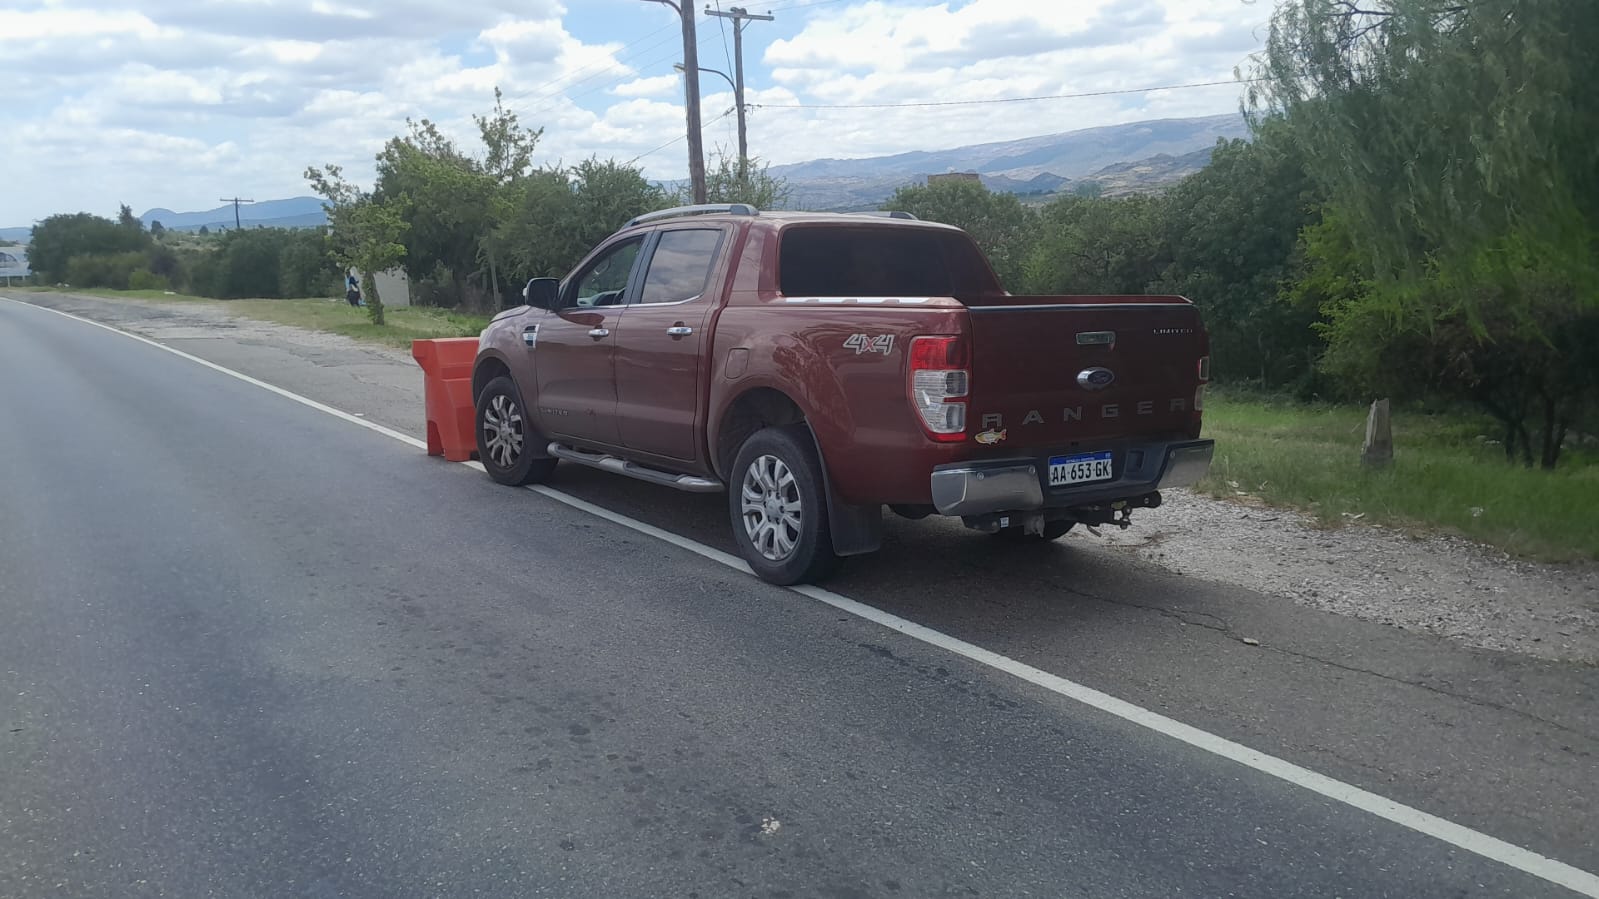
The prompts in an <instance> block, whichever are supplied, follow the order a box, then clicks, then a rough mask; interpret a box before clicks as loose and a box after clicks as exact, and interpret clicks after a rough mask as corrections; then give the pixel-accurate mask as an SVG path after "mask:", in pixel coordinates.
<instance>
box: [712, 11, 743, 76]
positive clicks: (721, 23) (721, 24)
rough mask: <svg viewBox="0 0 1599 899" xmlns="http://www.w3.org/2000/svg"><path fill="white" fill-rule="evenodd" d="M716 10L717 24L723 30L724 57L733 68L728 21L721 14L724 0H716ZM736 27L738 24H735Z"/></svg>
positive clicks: (730, 67)
mask: <svg viewBox="0 0 1599 899" xmlns="http://www.w3.org/2000/svg"><path fill="white" fill-rule="evenodd" d="M706 12H707V13H709V12H710V10H706ZM716 12H717V13H718V15H717V16H716V25H717V27H718V28H720V29H721V30H722V58H723V59H725V60H727V67H728V68H729V69H732V68H733V51H732V50H729V49H728V47H727V22H726V21H725V20H724V17H723V16H722V15H720V13H721V12H722V0H716ZM734 27H737V26H736V25H735V26H734Z"/></svg>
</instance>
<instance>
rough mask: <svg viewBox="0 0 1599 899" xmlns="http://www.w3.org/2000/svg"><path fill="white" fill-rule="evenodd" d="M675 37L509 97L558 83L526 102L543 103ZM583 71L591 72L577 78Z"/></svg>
mask: <svg viewBox="0 0 1599 899" xmlns="http://www.w3.org/2000/svg"><path fill="white" fill-rule="evenodd" d="M671 27H672V26H670V25H663V26H661V27H660V28H657V29H655V30H654V31H652V32H650V33H649V34H646V35H644V36H643V37H641V38H639V39H638V40H636V41H633V42H632V43H630V44H627V45H625V46H623V47H622V48H621V49H622V50H623V51H625V50H627V49H629V48H631V47H636V46H638V45H639V44H642V43H644V42H645V41H647V40H649V39H650V38H652V37H654V36H655V35H657V34H660V33H661V32H663V31H666V30H667V29H669V28H671ZM675 37H676V36H675V35H668V36H666V37H664V38H662V39H660V40H658V41H656V42H655V43H653V44H650V45H649V46H648V47H644V48H641V49H640V50H639V51H638V52H636V53H633V54H631V55H629V56H617V57H614V58H613V59H607V60H604V61H602V62H597V63H594V64H593V65H589V66H585V67H583V68H581V69H578V70H577V71H575V72H569V73H567V74H565V75H562V76H560V77H559V78H555V79H552V80H550V81H547V82H545V83H544V84H541V85H539V86H538V87H535V88H530V89H528V90H525V91H523V92H521V93H520V94H517V95H516V96H515V97H512V98H511V99H513V100H524V99H527V97H528V95H530V94H535V93H539V92H541V91H543V90H544V89H545V88H548V87H551V86H553V85H558V84H559V85H560V86H559V87H556V88H555V90H553V91H550V92H549V93H546V94H543V95H542V96H539V97H536V98H534V99H532V100H529V101H528V102H529V103H544V102H546V101H548V100H554V99H559V98H560V97H561V95H562V94H565V93H566V92H567V91H570V90H571V89H572V88H574V87H577V86H578V85H580V84H584V83H586V82H589V81H593V80H594V79H596V78H601V77H604V76H605V75H608V74H610V68H611V65H612V64H613V63H615V64H616V65H622V64H624V63H627V62H631V61H632V60H635V59H637V58H639V57H640V56H643V55H644V54H646V53H648V52H650V51H651V50H654V49H655V48H657V47H661V46H664V45H665V44H667V43H668V42H670V41H672V40H673V39H674V38H675ZM584 72H591V74H589V75H586V76H584V77H582V78H579V77H578V76H579V75H582V74H583V73H584ZM624 77H632V76H630V75H629V76H624ZM563 81H564V82H566V83H565V84H561V82H563Z"/></svg>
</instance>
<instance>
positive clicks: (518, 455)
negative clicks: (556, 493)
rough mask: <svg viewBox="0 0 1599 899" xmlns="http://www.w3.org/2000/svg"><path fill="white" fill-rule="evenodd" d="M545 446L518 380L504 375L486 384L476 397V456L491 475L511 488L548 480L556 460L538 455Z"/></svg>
mask: <svg viewBox="0 0 1599 899" xmlns="http://www.w3.org/2000/svg"><path fill="white" fill-rule="evenodd" d="M542 446H543V444H542V443H540V442H539V435H538V432H537V431H535V430H533V428H532V426H531V425H530V424H529V423H528V420H527V410H526V408H525V407H524V406H523V405H522V395H521V394H520V393H519V392H517V389H516V382H514V381H512V380H511V379H510V378H507V377H503V376H502V377H498V378H495V379H494V380H492V381H490V382H489V383H488V384H486V385H484V387H483V392H482V393H480V394H478V397H477V457H478V459H479V461H481V462H482V463H483V470H484V471H487V472H488V473H489V477H491V478H493V479H494V480H496V481H499V482H500V483H501V484H508V485H510V486H512V487H516V486H520V485H522V484H534V483H538V482H539V481H543V480H545V479H546V478H548V477H549V476H550V472H552V471H554V470H555V463H556V461H557V460H555V459H551V458H547V457H541V456H540V455H538V454H537V453H538V450H539V448H540V447H542Z"/></svg>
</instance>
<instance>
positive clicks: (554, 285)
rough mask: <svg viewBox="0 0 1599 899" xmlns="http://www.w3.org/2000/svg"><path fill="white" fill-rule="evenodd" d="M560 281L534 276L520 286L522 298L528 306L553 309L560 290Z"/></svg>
mask: <svg viewBox="0 0 1599 899" xmlns="http://www.w3.org/2000/svg"><path fill="white" fill-rule="evenodd" d="M560 289H561V282H559V281H557V280H555V279H554V278H534V279H533V280H531V281H529V282H527V286H526V287H524V288H522V299H524V300H526V301H527V304H528V305H529V306H537V307H539V308H540V309H548V310H551V311H554V309H555V305H556V302H555V300H556V295H557V294H558V293H559V292H560Z"/></svg>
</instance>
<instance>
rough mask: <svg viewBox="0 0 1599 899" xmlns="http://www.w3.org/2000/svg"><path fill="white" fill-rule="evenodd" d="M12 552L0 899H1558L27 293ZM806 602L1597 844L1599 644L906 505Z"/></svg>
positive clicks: (12, 367) (601, 483)
mask: <svg viewBox="0 0 1599 899" xmlns="http://www.w3.org/2000/svg"><path fill="white" fill-rule="evenodd" d="M174 343H177V341H174ZM184 349H186V350H188V351H191V352H192V351H194V349H195V348H193V347H190V346H185V347H184ZM255 352H256V350H255V349H250V348H245V349H238V348H233V349H229V348H227V347H226V346H224V345H223V344H222V343H221V342H213V343H212V344H211V345H208V347H207V353H214V354H220V355H221V356H223V357H226V356H227V355H228V354H230V353H245V354H250V353H255ZM207 353H202V355H206V354H207ZM207 358H211V356H210V355H207ZM218 361H221V362H223V364H227V360H226V359H225V358H224V359H219V360H218ZM251 373H252V374H255V375H256V376H257V377H261V378H263V379H265V380H269V381H272V380H274V378H273V377H272V373H271V372H267V371H254V372H251ZM289 376H290V377H311V376H310V375H307V374H305V373H304V372H302V371H298V370H297V371H296V372H295V373H293V374H290V375H289ZM297 389H299V388H297ZM316 398H318V399H323V400H324V401H329V402H333V400H334V399H336V398H330V397H316ZM334 405H338V403H337V402H334ZM558 485H559V486H560V487H561V489H563V490H565V491H567V492H569V493H572V494H575V495H580V496H585V497H588V498H590V499H593V500H595V501H596V502H600V503H601V504H603V505H607V506H609V507H611V508H615V509H617V510H618V511H621V512H623V513H625V514H628V515H634V516H636V517H639V518H642V519H645V520H653V521H655V522H656V523H657V524H660V525H662V526H666V527H669V528H670V529H672V530H674V531H676V532H678V533H682V534H684V535H686V536H689V537H691V538H693V539H698V540H704V541H705V542H707V543H710V544H712V545H718V546H721V545H725V542H726V538H725V535H724V534H723V533H722V529H724V528H725V523H723V522H722V521H720V520H719V516H718V515H717V512H718V511H719V510H718V507H717V505H716V503H715V502H714V498H713V499H712V500H704V499H703V498H694V497H683V496H679V495H677V494H672V493H670V492H669V491H656V490H653V489H641V488H642V487H643V485H635V484H632V483H631V482H622V481H620V480H619V479H616V478H611V477H607V476H603V475H600V474H598V473H592V474H591V473H589V472H585V471H563V472H562V473H561V476H560V477H559V478H558ZM0 537H3V540H0V896H6V897H11V896H17V897H31V896H45V895H63V896H144V895H151V896H158V895H165V896H202V895H217V896H309V897H332V896H348V897H355V896H413V895H414V896H433V895H448V896H464V895H479V894H481V895H495V896H544V895H547V896H562V897H565V896H572V897H577V896H602V897H618V896H696V895H697V896H702V897H713V896H832V897H855V896H896V895H903V896H996V897H1013V896H1018V897H1019V896H1084V897H1116V896H1263V897H1282V896H1351V897H1363V896H1396V897H1416V896H1466V895H1473V896H1475V895H1492V896H1516V897H1520V896H1541V895H1550V896H1556V895H1570V893H1569V892H1566V891H1564V890H1562V889H1560V888H1558V887H1555V886H1553V885H1551V884H1549V883H1548V882H1546V881H1543V880H1539V879H1537V878H1534V877H1532V876H1529V875H1527V874H1524V873H1521V872H1519V871H1516V870H1513V869H1511V868H1508V867H1506V866H1504V865H1501V864H1498V863H1496V862H1493V861H1489V860H1487V859H1484V858H1481V857H1479V856H1477V855H1473V854H1471V853H1468V852H1465V851H1462V850H1460V849H1457V848H1455V847H1452V846H1450V845H1447V844H1445V843H1443V842H1440V841H1438V840H1435V839H1433V838H1431V837H1427V836H1424V835H1422V834H1419V833H1416V832H1414V831H1412V830H1409V829H1406V828H1404V827H1401V826H1399V825H1396V824H1392V823H1389V822H1387V821H1384V820H1381V819H1379V818H1376V817H1373V816H1371V815H1368V814H1366V813H1364V812H1361V811H1357V810H1355V809H1353V808H1350V807H1348V806H1346V805H1343V804H1340V803H1336V802H1333V801H1330V800H1327V799H1324V798H1322V797H1320V796H1317V795H1315V794H1313V793H1310V792H1308V791H1306V790H1304V789H1301V788H1300V787H1297V786H1294V785H1292V784H1289V783H1286V782H1284V781H1282V780H1278V779H1276V778H1273V777H1270V776H1267V775H1265V774H1262V773H1260V772H1259V771H1256V770H1253V769H1251V768H1248V767H1245V766H1242V765H1238V764H1236V763H1233V762H1230V761H1226V760H1224V759H1221V758H1218V757H1216V756H1214V755H1211V754H1209V753H1206V752H1203V751H1200V750H1198V749H1195V748H1193V747H1191V746H1188V745H1186V744H1183V743H1179V742H1176V741H1174V740H1171V739H1169V738H1167V737H1164V736H1161V735H1159V734H1156V733H1154V732H1152V731H1149V730H1147V729H1144V728H1141V727H1139V726H1137V725H1135V724H1132V723H1129V722H1127V721H1124V720H1121V719H1118V718H1114V717H1111V716H1109V715H1106V714H1104V713H1102V712H1098V711H1095V710H1092V709H1089V708H1087V707H1084V706H1082V705H1079V704H1077V703H1075V702H1072V701H1071V700H1068V699H1065V698H1063V697H1062V696H1059V695H1057V694H1055V693H1052V692H1050V691H1048V690H1045V689H1042V688H1039V687H1036V686H1033V685H1030V684H1027V683H1024V682H1022V681H1020V680H1016V679H1014V678H1011V677H1010V676H1008V675H1005V674H1003V673H1000V672H998V671H996V670H994V669H993V668H991V667H987V666H983V665H980V664H977V663H974V662H971V661H967V660H965V659H962V658H960V657H957V656H954V655H952V654H950V653H947V652H944V651H942V650H940V649H937V648H935V647H932V646H929V645H927V644H925V643H922V642H918V641H916V640H913V639H910V638H909V637H906V636H902V635H900V634H897V633H894V632H892V631H889V630H887V629H884V628H882V627H880V626H878V625H875V624H872V623H870V622H867V621H863V620H861V619H859V618H855V617H852V616H849V615H845V614H841V613H839V612H838V611H836V610H834V609H832V608H830V607H828V606H825V605H822V604H819V603H817V602H814V601H812V600H809V599H807V598H805V597H802V596H800V595H798V594H796V593H793V592H791V591H787V590H782V589H779V588H774V587H770V586H768V585H765V584H762V583H760V582H758V581H755V580H754V579H752V578H750V577H747V576H744V575H740V574H738V573H736V572H733V571H730V570H729V569H727V568H725V567H722V566H720V565H717V564H715V563H714V562H711V561H708V560H706V559H703V558H701V557H700V556H697V555H695V554H693V553H690V552H687V551H685V550H684V549H681V548H679V547H676V546H673V545H669V544H667V543H663V542H661V541H658V540H654V539H652V538H649V537H647V536H644V535H641V534H639V533H638V532H637V531H634V530H630V529H628V528H625V527H623V526H620V525H617V524H613V523H611V522H608V521H604V520H601V519H598V518H595V517H593V516H590V515H587V514H585V513H582V512H580V511H576V510H574V509H571V508H569V507H567V506H565V505H562V504H560V503H557V502H554V501H552V500H550V499H548V498H546V497H542V496H539V495H537V494H535V493H532V492H529V491H521V490H509V489H505V488H502V487H498V486H496V485H494V484H492V483H491V482H490V481H488V479H487V478H486V477H484V476H483V475H481V474H479V473H477V472H475V471H472V470H470V469H469V468H466V467H464V466H459V465H450V464H446V463H443V462H440V461H438V460H435V459H429V458H427V457H425V456H423V455H422V454H421V453H420V452H418V451H416V450H415V449H414V448H412V447H410V446H407V445H405V444H403V443H400V442H397V441H394V440H392V439H389V438H386V437H384V436H382V435H380V434H376V433H373V432H371V431H368V430H365V429H362V428H359V427H356V426H354V425H351V424H350V423H348V422H344V421H341V420H339V419H337V418H334V417H332V416H329V415H327V414H325V413H321V412H318V411H315V410H313V409H310V408H307V407H305V406H303V405H299V404H296V403H294V402H292V401H290V400H288V399H285V398H283V397H280V396H276V395H273V394H271V393H268V392H266V391H264V390H261V389H260V388H257V387H254V386H251V385H248V384H245V383H243V382H240V381H238V380H235V379H232V378H229V377H227V376H225V375H223V374H220V373H217V372H214V371H210V370H208V369H205V368H203V367H200V366H198V365H196V364H195V363H193V362H190V361H186V360H184V359H181V358H178V357H176V356H173V355H171V354H168V353H164V352H161V351H160V350H158V349H155V348H153V347H149V346H146V345H143V344H140V343H137V342H135V341H132V340H129V339H127V338H125V337H121V336H118V335H115V334H111V333H108V332H106V331H103V330H101V329H98V328H94V327H91V326H89V325H86V324H83V323H80V322H75V321H72V320H69V319H66V318H62V317H60V316H56V315H53V314H51V313H49V312H45V311H42V310H39V309H33V308H28V307H26V306H21V305H17V304H13V303H7V302H0ZM1051 549H1061V548H1058V547H1056V548H1051ZM830 586H832V587H833V589H835V590H837V591H839V592H841V593H843V594H845V595H847V596H850V597H852V598H854V599H857V600H860V601H862V602H866V603H869V604H872V605H874V606H876V607H879V608H883V609H886V610H888V611H892V612H894V613H896V614H900V615H903V616H905V617H907V618H911V619H913V620H916V621H919V622H922V623H924V624H927V625H929V626H932V627H936V628H939V629H940V630H942V631H945V632H947V633H951V634H954V635H956V636H958V637H961V638H963V639H967V640H970V641H972V642H974V643H977V644H979V645H982V646H985V647H987V648H990V649H993V650H995V651H997V652H1002V653H1005V654H1006V655H1008V656H1010V657H1013V658H1016V659H1019V660H1021V661H1024V662H1028V663H1029V664H1034V665H1037V666H1038V667H1040V668H1044V669H1046V670H1050V671H1055V672H1057V673H1060V674H1062V675H1064V676H1067V677H1071V678H1073V679H1075V680H1078V681H1081V682H1084V683H1088V684H1090V685H1091V686H1095V687H1098V688H1099V689H1103V690H1106V691H1108V692H1111V693H1114V694H1115V695H1118V696H1121V697H1123V698H1126V699H1128V700H1130V701H1133V702H1137V703H1140V704H1142V705H1145V706H1147V707H1149V708H1152V709H1155V710H1156V711H1160V712H1162V713H1164V714H1167V715H1170V716H1172V717H1174V718H1178V719H1179V720H1182V721H1185V722H1188V723H1190V724H1194V725H1196V726H1200V727H1204V728H1207V729H1209V730H1211V731H1213V732H1216V733H1219V734H1221V735H1223V736H1226V737H1229V738H1231V739H1236V740H1239V741H1240V742H1243V743H1245V744H1247V745H1250V746H1254V747H1256V748H1259V749H1261V750H1264V751H1267V752H1272V753H1275V754H1278V755H1282V756H1284V757H1285V758H1289V759H1290V760H1292V761H1295V762H1298V763H1300V764H1304V765H1306V766H1307V767H1312V768H1314V769H1316V770H1319V771H1323V772H1325V773H1328V774H1330V775H1333V776H1335V777H1340V778H1342V779H1344V780H1347V781H1348V782H1350V783H1355V784H1358V785H1360V786H1363V787H1365V788H1367V789H1371V790H1374V791H1376V792H1379V793H1382V794H1383V795H1387V796H1392V797H1393V798H1395V799H1397V800H1399V801H1402V802H1407V803H1410V804H1413V805H1416V806H1417V807H1420V808H1423V809H1424V810H1426V811H1429V812H1432V813H1434V814H1439V815H1443V816H1445V817H1447V818H1449V819H1451V820H1454V821H1458V822H1460V823H1462V824H1466V825H1467V826H1470V827H1475V828H1478V829H1480V830H1482V831H1484V832H1486V833H1489V834H1492V835H1494V836H1497V837H1501V838H1504V839H1508V840H1511V841H1512V842H1516V843H1518V844H1520V845H1524V846H1528V847H1529V848H1532V849H1534V850H1535V851H1538V852H1543V853H1546V854H1549V855H1552V856H1554V857H1556V858H1559V859H1561V860H1562V861H1566V862H1569V863H1571V864H1575V865H1579V866H1582V867H1587V868H1588V869H1589V870H1593V868H1594V861H1595V860H1596V859H1595V855H1596V849H1595V847H1594V845H1593V836H1592V835H1593V834H1594V833H1596V832H1599V830H1596V829H1595V828H1594V823H1595V822H1594V815H1595V813H1594V811H1593V810H1592V809H1591V808H1590V806H1591V805H1592V804H1593V803H1592V801H1591V800H1592V798H1593V796H1592V794H1593V788H1594V785H1595V784H1596V783H1599V778H1596V777H1595V776H1594V758H1595V756H1594V752H1595V744H1596V740H1595V737H1594V734H1595V732H1596V728H1595V726H1594V725H1595V722H1594V709H1593V703H1592V696H1593V692H1594V683H1595V679H1594V672H1593V671H1592V670H1591V669H1582V668H1572V667H1569V666H1558V665H1549V664H1542V663H1531V662H1528V661H1526V660H1522V659H1518V658H1515V657H1507V656H1498V655H1494V654H1488V653H1475V652H1466V651H1463V650H1459V649H1458V648H1455V647H1452V646H1449V645H1447V644H1443V643H1441V642H1439V641H1433V640H1427V639H1424V638H1418V637H1415V636H1413V635H1408V634H1399V633H1396V632H1392V631H1388V630H1386V629H1384V628H1381V627H1379V626H1375V625H1369V624H1361V623H1358V622H1351V621H1345V620H1343V619H1338V618H1336V617H1335V616H1327V615H1318V614H1313V613H1307V612H1306V611H1305V610H1302V609H1295V608H1284V607H1283V606H1282V604H1281V603H1280V602H1275V601H1272V600H1269V599H1267V598H1265V597H1254V596H1249V595H1240V594H1238V593H1237V592H1236V591H1223V590H1221V589H1220V588H1217V587H1215V586H1212V585H1205V584H1202V583H1198V582H1189V581H1186V580H1184V579H1182V578H1176V577H1172V576H1170V575H1164V574H1159V573H1156V572H1153V571H1151V570H1149V569H1146V568H1141V567H1135V566H1130V565H1128V564H1126V563H1125V560H1119V559H1117V558H1115V557H1113V556H1098V555H1090V554H1085V553H1081V552H1075V553H1074V552H1065V553H1064V554H1063V553H1060V552H1055V553H1052V554H1043V555H1040V554H1037V553H1034V554H1017V553H1008V552H1004V551H1000V550H996V549H995V548H994V547H993V546H992V545H991V544H990V543H988V542H986V541H984V540H983V539H982V538H981V537H979V536H978V535H972V534H966V533H963V532H961V531H959V530H958V529H950V528H942V527H938V526H928V525H926V524H925V523H923V524H911V523H905V524H895V525H894V526H892V527H891V530H890V543H889V545H888V546H887V547H886V549H885V552H884V553H883V554H881V555H880V556H879V557H877V558H874V559H871V560H862V561H861V562H859V563H857V564H853V565H851V566H850V567H849V568H848V569H846V571H845V572H844V574H843V575H842V577H841V578H840V579H839V580H838V581H837V582H836V583H834V584H831V585H830ZM1243 621H1247V623H1248V624H1247V626H1248V629H1249V633H1250V634H1251V635H1253V636H1255V637H1256V638H1258V639H1260V640H1261V641H1262V642H1263V643H1264V644H1265V646H1263V647H1247V646H1244V645H1243V644H1242V643H1240V642H1239V641H1238V640H1237V639H1236V636H1237V628H1238V627H1239V626H1240V624H1241V622H1243Z"/></svg>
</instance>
